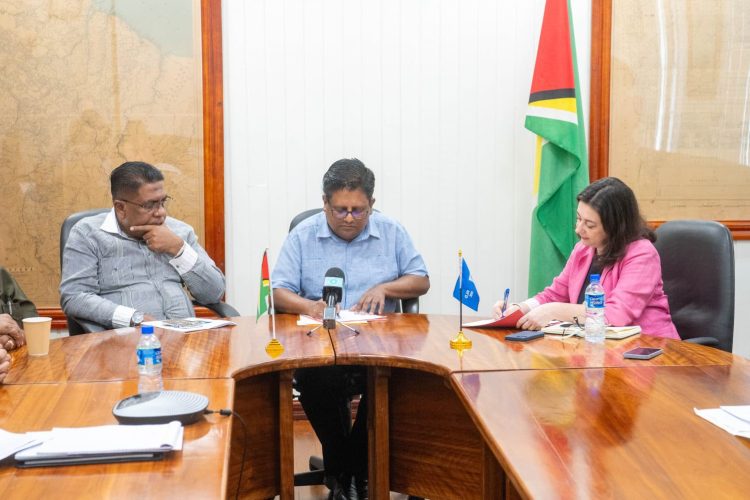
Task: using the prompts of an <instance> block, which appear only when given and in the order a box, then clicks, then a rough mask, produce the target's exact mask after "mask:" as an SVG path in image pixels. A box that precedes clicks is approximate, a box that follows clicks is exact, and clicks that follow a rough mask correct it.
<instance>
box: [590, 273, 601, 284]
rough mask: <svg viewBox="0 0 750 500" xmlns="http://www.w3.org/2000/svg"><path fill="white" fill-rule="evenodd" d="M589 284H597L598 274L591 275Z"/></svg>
mask: <svg viewBox="0 0 750 500" xmlns="http://www.w3.org/2000/svg"><path fill="white" fill-rule="evenodd" d="M591 282H592V283H599V275H598V274H592V275H591Z"/></svg>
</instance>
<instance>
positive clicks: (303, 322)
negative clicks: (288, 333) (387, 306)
mask: <svg viewBox="0 0 750 500" xmlns="http://www.w3.org/2000/svg"><path fill="white" fill-rule="evenodd" d="M379 319H386V317H385V316H378V315H377V314H367V313H361V312H354V311H350V310H348V309H342V310H340V311H339V312H338V313H337V314H336V321H339V322H341V323H367V322H368V321H377V320H379ZM321 324H323V322H322V321H321V320H318V319H315V318H311V317H310V316H306V315H304V314H300V316H299V320H297V326H309V325H313V326H314V325H321Z"/></svg>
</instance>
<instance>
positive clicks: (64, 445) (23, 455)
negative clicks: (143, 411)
mask: <svg viewBox="0 0 750 500" xmlns="http://www.w3.org/2000/svg"><path fill="white" fill-rule="evenodd" d="M26 435H27V436H29V437H31V438H33V439H36V440H38V441H39V442H40V443H41V444H39V445H37V446H33V447H31V448H27V449H25V450H22V451H20V452H18V453H16V455H15V459H16V465H17V466H18V467H45V466H51V465H72V464H92V463H108V462H133V461H141V460H161V459H162V458H163V457H164V454H165V453H167V452H170V451H174V450H181V449H182V438H183V427H182V424H180V422H176V421H175V422H170V423H168V424H159V425H102V426H98V427H76V428H54V429H52V430H51V431H48V432H30V433H27V434H26Z"/></svg>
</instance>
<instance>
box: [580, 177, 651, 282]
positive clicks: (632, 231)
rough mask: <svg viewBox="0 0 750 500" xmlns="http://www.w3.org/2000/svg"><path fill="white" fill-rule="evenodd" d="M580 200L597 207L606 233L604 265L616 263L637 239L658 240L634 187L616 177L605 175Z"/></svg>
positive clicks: (590, 185)
mask: <svg viewBox="0 0 750 500" xmlns="http://www.w3.org/2000/svg"><path fill="white" fill-rule="evenodd" d="M578 201H582V202H583V203H586V204H587V205H589V206H590V207H591V208H593V209H594V210H596V213H598V214H599V217H600V218H601V220H602V228H603V229H604V232H605V234H606V235H607V241H606V246H605V248H604V252H603V253H602V255H600V256H599V258H600V260H601V263H602V268H604V267H608V266H611V265H613V264H614V263H615V262H617V261H618V260H620V259H621V258H622V257H623V255H625V248H626V247H627V246H628V245H629V244H630V243H632V242H633V241H635V240H639V239H641V238H646V239H648V240H650V241H652V242H653V241H656V235H655V234H654V232H653V231H652V230H651V228H649V227H648V225H647V224H646V221H645V220H644V219H643V217H642V216H641V212H640V210H639V209H638V202H637V201H636V199H635V194H633V190H632V189H630V188H629V187H628V186H627V185H626V184H625V183H624V182H622V181H621V180H620V179H618V178H616V177H605V178H603V179H599V180H598V181H595V182H592V183H591V184H589V185H588V186H587V187H586V189H584V190H583V191H581V193H580V194H579V195H578Z"/></svg>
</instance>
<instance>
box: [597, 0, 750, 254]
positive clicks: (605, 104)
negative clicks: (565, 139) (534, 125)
mask: <svg viewBox="0 0 750 500" xmlns="http://www.w3.org/2000/svg"><path fill="white" fill-rule="evenodd" d="M612 1H613V0H592V2H591V110H590V115H589V122H590V124H589V177H590V178H591V180H592V181H593V180H596V179H601V178H602V177H606V176H608V175H609V130H610V114H609V111H610V109H609V108H610V98H611V95H610V88H611V87H610V84H611V63H612ZM620 1H625V0H620ZM662 222H663V221H649V223H650V224H652V225H654V226H658V225H659V224H661V223H662ZM718 222H721V223H722V224H724V225H725V226H727V227H728V228H729V230H730V231H731V232H732V237H733V238H734V239H735V240H750V220H720V221H718Z"/></svg>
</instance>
